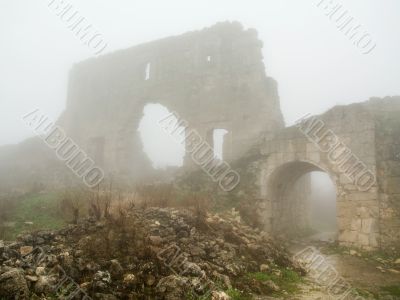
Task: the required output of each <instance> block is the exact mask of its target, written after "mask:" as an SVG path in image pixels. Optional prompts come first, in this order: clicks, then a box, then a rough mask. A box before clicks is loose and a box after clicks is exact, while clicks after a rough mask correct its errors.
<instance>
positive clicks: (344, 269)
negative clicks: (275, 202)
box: [289, 234, 400, 300]
mask: <svg viewBox="0 0 400 300" xmlns="http://www.w3.org/2000/svg"><path fill="white" fill-rule="evenodd" d="M332 240H333V238H332V236H330V235H326V234H325V235H317V236H313V237H311V238H309V239H307V240H303V241H300V242H294V243H293V244H291V245H290V247H289V248H290V251H291V252H292V253H293V254H296V253H298V252H299V251H301V250H303V249H305V248H307V247H315V249H317V250H318V253H319V254H320V255H321V256H322V257H323V259H324V265H325V266H327V265H329V266H331V267H333V268H334V269H335V270H336V271H337V273H338V274H339V275H340V276H341V277H342V278H343V279H344V280H345V281H346V282H347V283H349V284H350V285H351V287H353V288H354V290H355V291H356V292H357V293H358V294H359V295H360V296H362V297H364V299H385V300H392V299H393V300H394V299H396V300H397V299H400V295H398V294H397V292H396V291H400V265H398V266H395V267H393V266H388V264H387V263H385V261H382V262H380V261H379V260H375V259H372V258H366V257H362V256H361V254H360V253H357V252H352V255H350V254H349V253H341V252H335V251H332V249H334V246H333V244H332V242H331V241H332ZM307 279H308V280H307V284H305V285H304V286H302V292H301V293H300V294H299V295H296V296H293V298H290V299H302V300H306V299H315V300H317V299H318V300H325V299H326V300H330V299H337V298H334V297H331V296H329V293H328V292H327V289H326V288H325V287H324V286H321V285H320V284H316V283H315V278H314V277H312V276H310V275H309V276H308V278H307ZM393 288H394V289H395V291H391V292H388V291H387V289H392V290H393ZM397 289H398V290H397ZM396 294H397V295H396ZM378 295H379V296H378ZM356 298H357V297H356V296H354V295H353V296H348V297H346V299H356ZM360 299H363V298H360Z"/></svg>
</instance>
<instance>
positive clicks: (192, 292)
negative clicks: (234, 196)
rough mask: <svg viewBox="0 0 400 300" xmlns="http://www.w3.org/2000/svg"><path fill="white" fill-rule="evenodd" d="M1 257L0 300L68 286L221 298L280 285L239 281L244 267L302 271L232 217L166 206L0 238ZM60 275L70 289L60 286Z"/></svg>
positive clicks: (120, 293)
mask: <svg viewBox="0 0 400 300" xmlns="http://www.w3.org/2000/svg"><path fill="white" fill-rule="evenodd" d="M0 262H1V268H0V298H1V299H14V297H15V295H19V298H18V299H48V297H49V296H54V295H55V294H56V293H57V292H63V293H64V296H65V295H68V293H72V292H73V290H74V289H75V291H76V292H79V293H80V294H79V295H77V298H76V299H80V298H82V297H83V295H84V293H85V295H87V296H90V297H91V298H92V299H169V300H173V299H179V300H180V299H196V297H197V296H201V295H209V299H216V300H218V299H221V300H225V299H230V298H229V296H228V294H227V291H228V290H231V289H240V290H241V291H243V292H246V293H254V294H260V293H261V294H269V293H274V292H276V291H279V290H280V289H281V287H279V286H278V285H277V284H276V283H275V282H273V281H266V282H263V284H259V283H254V285H252V284H246V285H244V284H243V278H246V275H247V274H249V273H256V272H260V271H261V272H265V273H271V274H280V270H282V269H285V270H286V269H288V270H292V271H295V272H298V273H302V272H303V271H302V269H301V268H300V267H298V266H297V265H296V264H295V263H294V262H293V261H292V260H291V258H290V255H289V254H288V252H286V250H285V249H284V248H283V247H280V246H278V245H276V244H275V243H274V242H273V241H272V240H271V238H270V237H268V236H267V235H266V234H264V233H263V232H261V231H260V230H257V229H253V228H251V227H249V226H246V225H244V224H243V223H241V222H240V221H239V220H238V219H237V218H234V217H230V215H224V216H221V215H217V214H213V215H211V214H200V213H195V212H191V211H187V210H177V209H172V208H162V209H161V208H147V209H144V210H140V209H132V210H131V211H129V212H125V213H122V212H121V214H120V215H119V216H118V217H115V216H114V217H112V216H110V217H109V218H107V219H103V220H100V221H98V220H96V219H94V218H88V219H85V220H83V221H81V222H80V223H79V224H77V225H70V226H69V227H68V228H65V229H63V230H59V231H54V232H48V231H42V232H37V233H34V234H30V235H26V236H23V237H21V238H20V239H19V240H18V241H17V242H14V243H11V244H6V245H4V244H2V242H0ZM63 280H66V281H68V282H69V283H71V284H72V285H71V286H73V287H74V288H71V286H70V287H69V290H67V291H66V288H65V285H62V284H61V285H60V283H62V281H63ZM247 283H248V282H247ZM73 284H76V286H74V285H73Z"/></svg>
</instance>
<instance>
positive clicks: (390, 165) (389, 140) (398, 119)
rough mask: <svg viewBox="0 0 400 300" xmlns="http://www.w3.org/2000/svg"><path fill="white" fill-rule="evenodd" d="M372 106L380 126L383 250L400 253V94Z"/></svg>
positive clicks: (378, 152) (378, 131) (378, 158)
mask: <svg viewBox="0 0 400 300" xmlns="http://www.w3.org/2000/svg"><path fill="white" fill-rule="evenodd" d="M394 99H397V101H393V100H394ZM372 106H373V111H374V113H375V115H376V128H377V131H376V148H377V153H376V154H377V175H378V183H379V201H380V203H379V212H380V213H379V217H380V218H379V220H380V239H381V244H382V247H383V248H384V249H387V250H389V251H397V252H400V97H396V98H385V99H383V100H379V99H376V100H375V101H373V102H372Z"/></svg>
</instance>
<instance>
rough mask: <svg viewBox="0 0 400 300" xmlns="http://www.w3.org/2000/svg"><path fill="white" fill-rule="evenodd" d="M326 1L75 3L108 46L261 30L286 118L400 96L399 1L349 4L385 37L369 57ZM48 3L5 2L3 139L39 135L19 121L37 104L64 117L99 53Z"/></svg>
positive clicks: (0, 28)
mask: <svg viewBox="0 0 400 300" xmlns="http://www.w3.org/2000/svg"><path fill="white" fill-rule="evenodd" d="M319 1H320V0H301V1H299V0H292V1H289V0H274V1H271V0H258V1H254V0H253V1H252V0H247V1H241V0H239V1H238V0H235V1H232V0H230V1H226V0H222V1H221V0H218V1H215V0H214V1H211V0H202V1H192V0H184V1H183V0H182V1H180V0H179V1H178V0H169V1H161V0H159V1H152V0H146V1H128V0H119V1H105V0H85V1H78V0H68V1H66V2H69V3H71V4H73V5H74V7H75V8H76V9H77V10H79V11H80V13H81V15H82V16H85V17H86V19H87V20H89V22H90V23H92V24H93V26H94V27H96V28H98V29H99V31H100V32H101V33H102V34H103V35H104V37H105V39H106V40H107V42H108V48H107V50H106V52H111V51H113V50H117V49H122V48H127V47H131V46H134V45H136V44H139V43H143V42H147V41H151V40H154V39H158V38H163V37H167V36H170V35H178V34H181V33H184V32H186V31H190V30H197V29H202V28H203V27H207V26H211V25H213V24H214V23H216V22H219V21H226V20H230V21H233V20H237V21H240V22H241V23H242V24H243V25H244V26H245V27H246V28H249V27H252V28H256V29H257V30H258V32H259V37H260V39H261V40H263V41H264V60H265V65H266V72H267V74H268V75H269V76H272V77H274V78H275V79H276V80H277V81H278V83H279V94H280V98H281V107H282V111H283V113H284V117H285V120H286V122H287V123H289V124H290V123H292V122H293V121H294V120H296V119H298V118H300V117H302V116H303V115H305V114H307V113H312V114H314V113H321V112H323V111H325V110H326V109H328V108H330V107H331V106H333V105H336V104H347V103H351V102H360V101H364V100H367V99H368V98H369V97H371V96H379V97H384V96H390V95H400V72H399V71H400V59H399V53H400V34H399V33H400V32H399V31H400V1H399V0H379V1H378V0H375V1H373V0H350V1H342V3H343V5H344V6H345V7H346V9H347V10H348V11H349V14H350V15H352V16H353V17H354V18H355V19H356V20H358V21H359V22H360V23H361V24H362V25H363V28H364V29H365V30H366V31H367V32H368V33H370V34H371V36H372V37H373V39H374V41H375V42H376V43H377V47H376V49H375V50H374V51H373V52H372V53H371V54H369V55H362V54H361V51H360V50H359V49H357V48H356V47H355V46H353V45H352V43H351V42H350V41H349V40H348V38H347V37H346V36H344V35H343V33H341V32H340V31H339V30H338V29H337V28H336V27H335V25H334V23H332V21H330V20H329V19H328V18H327V17H326V16H325V15H324V13H323V11H322V10H321V9H320V8H318V7H317V6H316V4H317V3H318V2H319ZM48 3H49V0H37V1H32V0H25V1H23V0H0V79H1V81H0V82H1V83H0V107H1V109H0V145H2V144H9V143H17V142H20V141H22V140H23V139H24V138H26V137H28V136H32V135H33V134H32V132H31V131H30V129H29V128H26V127H25V125H24V124H23V123H22V122H21V121H20V118H21V116H22V115H23V114H25V113H27V112H29V111H32V110H33V109H35V108H40V109H41V110H43V111H45V112H47V113H48V115H49V116H51V117H53V118H54V119H57V117H58V115H59V114H60V112H61V111H62V110H63V109H64V108H65V101H66V90H67V80H68V71H69V69H70V68H71V66H72V65H73V64H74V63H75V62H78V61H81V60H84V59H86V58H89V57H91V56H92V55H93V54H92V51H91V50H90V49H88V48H87V47H85V46H83V45H82V44H81V42H80V41H79V40H78V39H77V38H76V37H75V36H74V35H73V34H72V33H71V32H70V31H69V29H67V28H66V26H65V24H64V23H63V22H61V21H60V19H59V18H58V17H57V16H55V15H54V12H53V11H51V10H50V9H49V8H48V7H47V4H48Z"/></svg>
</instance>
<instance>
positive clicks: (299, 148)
mask: <svg viewBox="0 0 400 300" xmlns="http://www.w3.org/2000/svg"><path fill="white" fill-rule="evenodd" d="M344 134H346V132H344ZM347 135H348V133H347ZM354 140H356V139H354ZM354 148H356V147H354ZM366 150H367V151H369V150H370V149H369V148H366ZM261 154H262V155H263V156H264V157H265V159H264V162H263V163H262V164H261V165H260V171H261V172H260V178H259V184H260V198H261V199H263V201H264V202H265V207H266V209H265V213H264V214H263V215H264V219H265V224H266V230H267V231H269V232H271V233H278V234H279V233H288V234H290V231H291V228H293V227H296V226H304V225H305V224H304V222H303V223H302V220H301V218H300V217H299V216H301V213H299V212H298V211H295V213H293V209H292V208H291V207H290V204H293V203H296V201H294V202H293V200H290V198H293V197H296V196H298V195H300V193H299V192H298V193H296V189H288V187H292V185H293V184H294V182H295V181H296V180H297V179H298V178H300V177H301V176H302V175H304V174H307V173H309V172H312V171H322V172H325V173H327V174H328V175H329V177H330V178H331V180H332V182H333V183H334V184H335V186H336V199H337V205H336V207H337V226H338V242H339V243H340V244H341V245H344V246H348V247H358V248H363V249H366V250H372V249H377V248H379V246H380V245H379V243H380V229H379V228H380V226H379V225H380V224H379V200H378V191H377V188H376V186H372V187H371V188H370V189H368V190H362V189H360V188H358V187H357V186H356V184H355V183H354V182H352V181H351V180H349V178H348V177H347V176H346V173H345V172H343V169H344V168H343V166H344V165H345V164H346V160H342V161H341V162H336V161H332V159H330V158H329V157H328V156H329V153H325V152H323V151H321V150H320V149H319V148H318V146H317V145H315V143H313V142H312V141H310V140H309V139H308V138H306V137H305V136H304V135H302V133H301V132H300V131H299V130H298V129H297V128H296V127H288V128H286V129H284V130H282V131H281V132H279V134H278V135H277V138H276V139H272V140H270V141H268V142H266V143H265V144H264V145H263V147H262V148H261ZM348 157H349V158H351V157H352V156H351V155H350V156H348ZM362 158H363V157H362V156H361V159H362ZM362 160H363V161H368V157H366V158H365V159H362ZM370 169H371V170H375V168H374V165H371V166H370ZM303 187H304V186H303ZM296 188H297V189H301V188H302V186H301V185H299V186H298V187H296ZM288 191H289V192H292V193H294V194H295V195H294V196H293V195H289V194H288V193H289V192H288ZM298 202H299V203H298V204H296V205H297V207H294V210H295V209H298V210H299V211H301V209H299V207H301V199H298ZM303 212H304V208H303ZM285 219H286V220H285ZM286 222H287V224H288V225H286V226H280V224H285V223H286Z"/></svg>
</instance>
